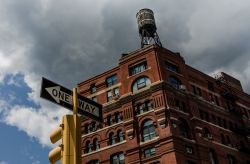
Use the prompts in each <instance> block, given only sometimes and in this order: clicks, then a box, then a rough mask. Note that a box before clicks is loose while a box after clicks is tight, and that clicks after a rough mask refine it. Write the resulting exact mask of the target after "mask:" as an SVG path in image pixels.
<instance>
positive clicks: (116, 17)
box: [1, 0, 250, 91]
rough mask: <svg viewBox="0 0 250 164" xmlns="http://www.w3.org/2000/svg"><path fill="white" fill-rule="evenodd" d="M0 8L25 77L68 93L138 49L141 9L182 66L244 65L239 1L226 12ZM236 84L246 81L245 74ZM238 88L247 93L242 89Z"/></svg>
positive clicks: (115, 5) (243, 15)
mask: <svg viewBox="0 0 250 164" xmlns="http://www.w3.org/2000/svg"><path fill="white" fill-rule="evenodd" d="M1 3H2V4H3V6H4V7H3V8H5V10H4V15H5V16H4V18H5V21H7V22H8V23H9V24H11V25H12V28H13V29H14V30H15V31H16V33H17V34H18V36H20V37H18V38H23V39H22V42H25V43H26V42H27V43H28V45H29V46H28V50H27V51H26V54H25V57H26V58H27V60H25V62H27V64H28V68H29V71H33V72H35V73H36V74H38V75H40V76H46V77H48V78H50V79H52V80H54V81H61V82H62V83H64V84H65V85H67V86H71V87H73V86H74V85H75V84H76V83H78V82H80V81H81V80H84V79H87V78H88V77H90V76H93V75H95V74H98V73H101V72H103V71H104V70H108V69H110V68H112V67H114V66H116V63H117V60H118V59H119V58H120V55H121V54H122V53H127V52H131V51H133V50H136V49H138V48H139V47H140V39H139V35H138V29H137V24H136V18H135V15H136V13H137V12H138V11H139V9H141V8H151V9H152V10H153V11H154V13H155V19H156V23H157V27H158V34H159V36H160V39H161V41H162V43H163V45H164V47H166V48H169V49H170V50H173V51H179V52H181V54H182V56H184V58H185V59H186V61H187V64H190V65H192V66H194V67H196V68H198V69H200V70H202V71H204V72H206V73H211V72H213V71H214V70H217V69H220V70H225V72H226V70H228V68H231V69H232V70H235V69H236V71H235V72H239V73H240V72H243V71H244V70H246V67H247V64H248V62H249V41H250V37H249V32H248V30H246V29H249V28H246V27H249V23H248V22H249V21H247V18H248V17H247V16H248V15H249V10H246V9H245V8H247V7H242V6H241V5H238V3H240V2H238V3H237V2H234V3H235V5H234V9H231V8H230V7H229V6H227V5H225V4H227V1H219V2H218V3H217V4H216V5H215V4H213V3H212V2H211V3H210V2H196V3H194V2H193V1H184V0H181V1H173V0H169V1H163V0H159V1H153V2H152V1H143V2H138V1H90V0H87V1H80V0H73V1H66V0H61V1H56V0H54V1H45V0H44V1H42V0H41V1H33V0H22V1H14V0H9V1H6V2H1ZM230 3H233V2H230ZM245 3H247V2H245ZM248 5H249V4H246V5H245V6H248ZM243 6H244V5H243ZM237 9H238V10H237ZM228 15H229V16H228ZM215 26H218V28H215ZM222 27H224V28H222ZM213 36H214V37H213ZM11 42H13V43H14V42H15V40H12V41H11ZM5 46H8V45H7V44H5ZM5 46H1V49H2V50H4V48H3V47H5ZM239 61H240V62H239ZM232 67H234V68H235V69H234V68H232ZM244 78H245V79H241V80H250V77H249V75H245V76H244ZM245 87H246V88H247V90H248V91H250V87H249V85H246V83H245Z"/></svg>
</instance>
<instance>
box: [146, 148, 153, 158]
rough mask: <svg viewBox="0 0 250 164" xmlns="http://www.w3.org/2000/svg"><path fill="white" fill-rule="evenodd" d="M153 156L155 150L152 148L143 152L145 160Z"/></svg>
mask: <svg viewBox="0 0 250 164" xmlns="http://www.w3.org/2000/svg"><path fill="white" fill-rule="evenodd" d="M153 155H155V148H154V147H151V148H147V149H145V150H144V156H145V158H147V157H150V156H153Z"/></svg>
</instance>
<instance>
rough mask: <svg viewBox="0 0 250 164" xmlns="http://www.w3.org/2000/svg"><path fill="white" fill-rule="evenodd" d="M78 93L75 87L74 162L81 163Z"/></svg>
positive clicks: (75, 163)
mask: <svg viewBox="0 0 250 164" xmlns="http://www.w3.org/2000/svg"><path fill="white" fill-rule="evenodd" d="M77 100H78V94H77V89H76V88H74V89H73V117H74V125H75V126H74V135H73V136H74V142H73V145H74V164H81V163H82V158H81V144H80V143H81V132H80V130H81V128H80V127H81V126H80V124H81V118H80V117H79V116H78V101H77Z"/></svg>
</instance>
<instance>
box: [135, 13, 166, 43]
mask: <svg viewBox="0 0 250 164" xmlns="http://www.w3.org/2000/svg"><path fill="white" fill-rule="evenodd" d="M136 19H137V24H138V29H139V34H140V37H141V48H143V47H144V46H145V45H150V44H157V45H158V46H160V47H162V44H161V41H160V38H159V36H158V34H157V32H156V29H157V28H156V25H155V19H154V13H153V11H152V10H150V9H141V10H140V11H139V12H138V13H137V14H136Z"/></svg>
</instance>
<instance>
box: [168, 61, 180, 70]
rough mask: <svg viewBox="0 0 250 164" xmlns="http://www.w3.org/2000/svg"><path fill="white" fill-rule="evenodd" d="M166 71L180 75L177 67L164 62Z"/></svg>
mask: <svg viewBox="0 0 250 164" xmlns="http://www.w3.org/2000/svg"><path fill="white" fill-rule="evenodd" d="M165 64H166V66H167V69H168V70H170V71H173V72H176V73H180V70H179V67H178V66H177V65H175V64H173V63H171V62H168V61H166V62H165Z"/></svg>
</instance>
